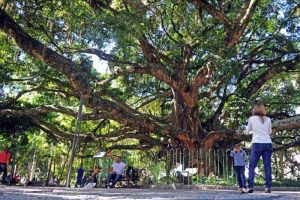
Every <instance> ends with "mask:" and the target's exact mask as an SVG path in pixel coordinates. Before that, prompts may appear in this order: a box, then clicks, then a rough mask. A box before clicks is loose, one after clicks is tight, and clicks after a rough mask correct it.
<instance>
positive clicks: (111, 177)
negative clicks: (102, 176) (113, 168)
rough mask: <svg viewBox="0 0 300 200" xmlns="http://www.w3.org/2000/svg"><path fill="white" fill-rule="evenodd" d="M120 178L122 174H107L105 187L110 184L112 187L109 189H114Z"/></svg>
mask: <svg viewBox="0 0 300 200" xmlns="http://www.w3.org/2000/svg"><path fill="white" fill-rule="evenodd" d="M121 178H122V174H112V173H109V174H108V177H107V184H108V185H107V186H109V183H110V182H112V185H111V186H110V187H115V184H116V183H117V182H118V181H119V180H120V179H121Z"/></svg>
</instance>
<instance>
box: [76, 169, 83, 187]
mask: <svg viewBox="0 0 300 200" xmlns="http://www.w3.org/2000/svg"><path fill="white" fill-rule="evenodd" d="M83 173H84V170H83V169H82V166H80V167H79V169H78V170H77V179H76V183H75V187H77V185H78V184H79V187H83V184H82V178H83Z"/></svg>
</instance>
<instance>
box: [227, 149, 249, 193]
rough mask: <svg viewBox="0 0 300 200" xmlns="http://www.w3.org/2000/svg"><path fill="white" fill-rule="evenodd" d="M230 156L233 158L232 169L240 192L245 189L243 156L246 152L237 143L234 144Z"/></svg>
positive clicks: (243, 191)
mask: <svg viewBox="0 0 300 200" xmlns="http://www.w3.org/2000/svg"><path fill="white" fill-rule="evenodd" d="M230 156H231V157H233V159H234V169H235V172H236V176H237V179H238V183H239V187H240V190H241V192H242V193H245V192H247V191H246V178H245V156H246V152H245V151H244V150H243V149H241V147H240V145H239V144H236V145H235V146H234V149H233V150H232V151H231V153H230Z"/></svg>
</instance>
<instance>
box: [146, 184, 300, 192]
mask: <svg viewBox="0 0 300 200" xmlns="http://www.w3.org/2000/svg"><path fill="white" fill-rule="evenodd" d="M143 188H145V189H158V190H159V189H161V190H166V189H169V190H170V189H174V190H176V189H200V190H234V191H235V190H237V187H236V186H227V185H183V184H164V185H149V186H145V187H143ZM264 189H265V188H264V186H254V190H255V191H264ZM271 190H272V191H300V187H286V186H283V187H272V188H271Z"/></svg>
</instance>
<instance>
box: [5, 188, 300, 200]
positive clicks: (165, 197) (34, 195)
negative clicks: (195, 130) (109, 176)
mask: <svg viewBox="0 0 300 200" xmlns="http://www.w3.org/2000/svg"><path fill="white" fill-rule="evenodd" d="M0 199H1V200H2V199H3V200H63V199H72V200H73V199H80V200H81V199H84V200H85V199H90V200H94V199H96V200H98V199H101V200H102V199H103V200H108V199H110V200H129V199H130V200H131V199H134V200H138V199H155V200H170V199H172V200H173V199H180V200H181V199H205V200H212V199H230V200H232V199H240V200H246V199H248V200H260V199H268V200H300V191H290V192H288V191H273V192H272V193H271V194H265V193H263V191H256V192H255V193H253V194H241V193H239V192H237V191H234V190H214V189H209V190H203V189H133V188H126V189H125V188H113V189H99V188H93V189H85V188H81V189H77V188H53V191H52V188H42V187H3V186H2V187H0Z"/></svg>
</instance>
